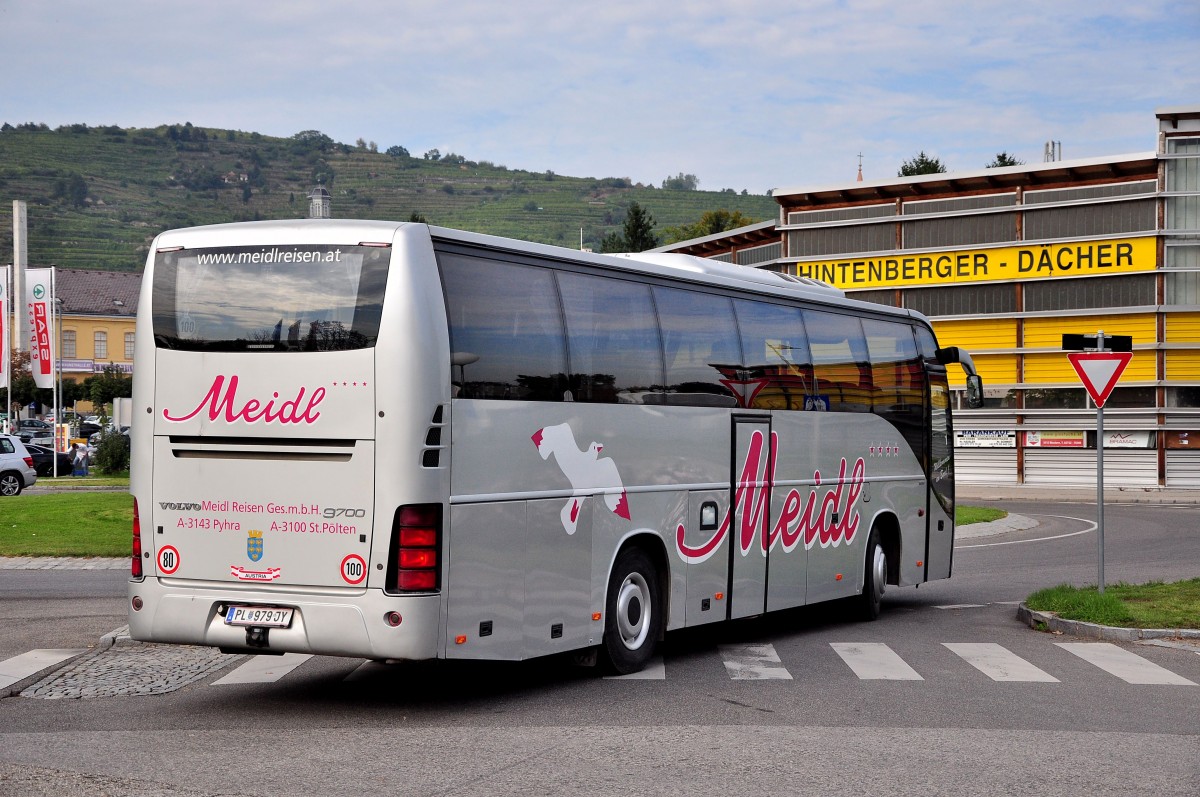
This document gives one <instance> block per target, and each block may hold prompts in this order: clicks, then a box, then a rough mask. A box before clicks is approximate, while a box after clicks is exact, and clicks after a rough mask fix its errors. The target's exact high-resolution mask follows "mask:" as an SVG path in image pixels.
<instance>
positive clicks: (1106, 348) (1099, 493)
mask: <svg viewBox="0 0 1200 797" xmlns="http://www.w3.org/2000/svg"><path fill="white" fill-rule="evenodd" d="M1093 347H1094V349H1093ZM1063 348H1064V349H1074V350H1075V351H1073V352H1071V353H1070V354H1068V355H1067V358H1068V359H1069V360H1070V361H1071V365H1072V366H1073V367H1074V368H1075V373H1077V374H1079V379H1080V381H1081V382H1083V386H1084V387H1085V388H1087V392H1088V395H1090V396H1091V397H1092V401H1094V402H1096V547H1097V556H1096V561H1097V565H1096V569H1097V574H1096V581H1097V588H1098V589H1099V591H1100V592H1104V404H1105V402H1107V401H1108V397H1109V395H1111V394H1112V391H1113V388H1115V387H1116V385H1117V380H1118V379H1120V378H1121V374H1122V372H1124V370H1125V366H1126V365H1128V364H1129V361H1130V360H1131V359H1132V358H1133V339H1132V338H1131V337H1129V336H1126V335H1109V336H1108V338H1107V345H1106V339H1105V336H1104V331H1103V330H1101V331H1100V332H1097V333H1096V336H1095V337H1094V338H1093V337H1091V336H1088V335H1063ZM1085 349H1093V351H1090V352H1085V351H1084V350H1085Z"/></svg>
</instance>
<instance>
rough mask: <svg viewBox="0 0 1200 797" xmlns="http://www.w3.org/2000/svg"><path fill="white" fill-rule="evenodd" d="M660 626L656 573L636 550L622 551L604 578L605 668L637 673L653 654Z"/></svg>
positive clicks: (648, 560)
mask: <svg viewBox="0 0 1200 797" xmlns="http://www.w3.org/2000/svg"><path fill="white" fill-rule="evenodd" d="M661 626H662V599H661V597H660V595H659V589H658V571H657V569H656V568H655V567H654V563H653V562H651V561H650V557H648V556H647V555H646V553H645V552H644V551H642V550H641V549H640V548H626V549H625V550H623V551H622V552H621V553H620V555H619V556H617V561H616V563H615V564H614V565H613V569H612V575H611V576H609V579H608V596H607V598H606V600H605V611H604V645H603V649H604V654H605V658H606V659H607V663H608V666H609V669H611V670H612V671H614V672H616V673H618V674H620V675H626V674H628V673H633V672H638V671H639V670H641V669H642V668H644V667H645V666H646V663H647V662H648V661H650V657H651V656H653V655H654V648H655V645H656V644H657V643H658V636H659V629H660V628H661Z"/></svg>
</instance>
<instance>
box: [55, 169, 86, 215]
mask: <svg viewBox="0 0 1200 797" xmlns="http://www.w3.org/2000/svg"><path fill="white" fill-rule="evenodd" d="M87 195H88V187H87V181H86V180H84V179H83V175H81V174H79V173H77V172H71V173H70V175H68V176H67V178H66V179H65V180H57V181H55V183H54V198H55V199H61V200H63V201H64V202H66V203H67V204H68V205H71V206H72V207H77V208H81V207H83V206H84V205H86V204H87Z"/></svg>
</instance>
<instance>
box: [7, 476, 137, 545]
mask: <svg viewBox="0 0 1200 797" xmlns="http://www.w3.org/2000/svg"><path fill="white" fill-rule="evenodd" d="M132 533H133V499H132V498H130V497H129V494H128V493H121V492H62V493H48V494H42V495H30V494H29V493H23V494H21V495H18V496H14V497H11V498H0V556H129V552H130V550H131V546H132V542H131V539H132V538H131V535H132Z"/></svg>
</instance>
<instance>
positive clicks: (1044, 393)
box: [1025, 388, 1087, 410]
mask: <svg viewBox="0 0 1200 797" xmlns="http://www.w3.org/2000/svg"><path fill="white" fill-rule="evenodd" d="M1086 408H1087V393H1086V392H1085V391H1083V390H1082V389H1075V388H1038V389H1034V390H1031V389H1028V388H1027V389H1026V390H1025V409H1027V410H1082V409H1086Z"/></svg>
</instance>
